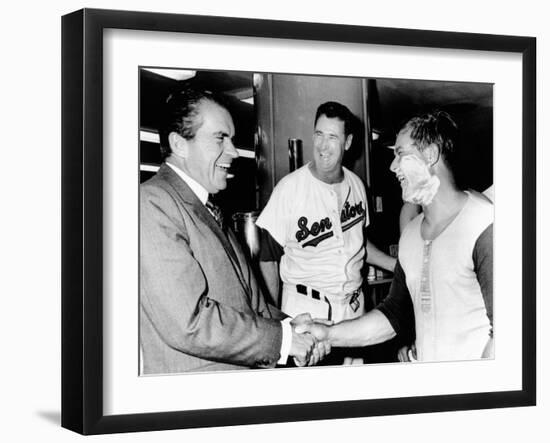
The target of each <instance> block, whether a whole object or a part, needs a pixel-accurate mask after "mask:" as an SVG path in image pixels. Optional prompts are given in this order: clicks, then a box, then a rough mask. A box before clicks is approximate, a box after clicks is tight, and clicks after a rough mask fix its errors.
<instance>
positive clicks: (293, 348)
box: [140, 88, 329, 374]
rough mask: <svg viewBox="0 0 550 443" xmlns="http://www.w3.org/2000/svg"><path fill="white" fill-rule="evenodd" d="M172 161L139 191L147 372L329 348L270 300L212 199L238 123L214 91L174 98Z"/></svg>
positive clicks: (169, 136) (168, 130) (272, 361)
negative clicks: (272, 304) (264, 294)
mask: <svg viewBox="0 0 550 443" xmlns="http://www.w3.org/2000/svg"><path fill="white" fill-rule="evenodd" d="M164 124H165V126H164V127H163V128H162V129H161V131H160V135H161V146H162V149H163V155H164V156H165V161H164V163H163V164H162V166H161V167H160V169H159V171H158V173H157V174H156V175H155V176H154V177H153V178H151V179H150V180H148V181H147V182H145V183H143V184H142V185H141V188H140V346H141V352H142V367H143V373H144V374H160V373H177V372H187V371H218V370H235V369H245V368H272V367H274V366H275V365H276V364H277V363H279V364H285V363H286V358H287V357H288V356H289V355H290V356H292V357H294V360H295V362H296V363H297V364H298V365H305V364H306V363H309V364H315V363H316V362H317V361H318V360H319V359H320V358H322V357H323V356H324V355H325V353H326V352H328V351H329V349H328V348H326V347H324V345H323V344H322V343H321V344H317V346H315V344H316V340H315V339H314V338H313V337H312V336H311V335H309V334H298V333H297V332H296V327H297V326H298V325H299V323H300V322H301V321H303V320H308V318H307V316H302V317H300V318H297V319H295V320H293V321H292V322H291V321H289V319H284V317H285V316H284V314H282V313H281V312H280V311H278V310H277V309H275V308H273V307H271V306H268V305H267V303H266V302H265V300H264V297H263V295H262V293H261V292H260V289H259V287H258V284H257V282H256V280H255V278H254V276H253V274H252V271H251V268H250V266H249V263H248V262H247V260H246V258H245V256H244V255H243V253H242V251H241V249H240V247H239V245H238V243H237V241H236V239H235V236H234V235H233V233H232V232H231V231H230V230H229V229H227V228H225V226H224V225H223V223H222V222H221V219H220V211H219V209H218V208H217V207H216V206H215V205H212V203H211V202H210V196H212V195H213V194H216V193H217V192H218V191H220V190H222V189H225V188H226V186H227V179H228V178H229V177H230V174H229V172H228V170H229V168H230V166H231V162H232V161H233V160H234V159H235V158H236V157H238V153H237V150H236V149H235V146H234V145H233V143H232V137H233V136H234V133H235V128H234V125H233V120H232V118H231V115H230V114H229V112H228V111H227V109H226V108H225V107H224V105H223V104H222V103H221V102H220V101H219V99H218V98H216V97H215V96H214V95H212V94H210V93H207V92H203V91H199V90H195V89H192V88H186V89H183V90H181V91H179V92H178V93H176V94H172V95H171V96H170V97H169V99H168V100H167V106H166V116H165V119H164Z"/></svg>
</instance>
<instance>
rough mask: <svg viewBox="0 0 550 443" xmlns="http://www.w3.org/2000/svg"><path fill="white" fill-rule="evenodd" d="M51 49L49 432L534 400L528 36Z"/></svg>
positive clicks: (98, 24)
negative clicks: (56, 299) (57, 146)
mask: <svg viewBox="0 0 550 443" xmlns="http://www.w3.org/2000/svg"><path fill="white" fill-rule="evenodd" d="M62 31H63V64H62V68H63V72H62V74H63V75H62V86H63V103H62V104H63V113H62V117H63V124H62V129H63V149H62V153H63V163H62V166H63V168H62V169H63V175H62V182H63V198H64V202H65V203H64V207H63V211H62V213H63V220H64V225H63V245H64V249H63V257H64V261H63V300H62V302H63V303H62V306H63V310H62V320H63V321H62V337H63V347H62V351H63V352H62V372H63V376H62V382H63V389H62V403H63V408H62V425H63V426H64V427H66V428H68V429H71V430H74V431H76V432H79V433H83V434H101V433H114V432H132V431H134V432H135V431H152V430H166V429H183V428H200V427H221V426H234V425H254V424H260V423H265V424H269V423H283V422H289V423H290V422H299V421H311V420H317V421H319V420H327V419H344V418H346V419H350V418H357V417H370V416H372V417H379V416H384V415H392V416H393V415H406V414H419V413H426V412H451V411H453V412H456V411H466V410H479V409H489V408H506V407H516V406H532V405H534V404H536V395H535V390H536V367H535V366H536V341H535V336H534V333H535V325H536V318H535V313H536V310H535V305H534V295H535V291H534V284H535V269H534V267H533V260H534V258H535V255H536V254H535V252H536V249H535V236H534V211H535V203H534V199H535V195H536V193H535V183H534V175H533V174H534V173H535V169H536V162H535V157H534V152H535V150H534V149H535V148H534V146H535V144H534V137H535V130H536V125H535V117H536V106H535V102H534V97H535V94H534V92H535V89H534V82H535V58H534V52H533V51H534V49H535V47H536V41H535V39H533V38H530V37H511V36H506V35H488V34H475V35H474V34H468V33H458V32H454V33H453V32H437V31H430V30H414V29H384V28H377V27H369V26H345V25H339V24H336V23H332V24H330V23H329V22H326V23H308V22H292V21H274V20H255V19H247V18H237V17H233V18H230V19H228V18H224V17H204V16H194V15H185V14H174V15H170V14H168V15H167V14H162V13H149V12H139V11H111V10H81V11H75V12H74V13H71V14H68V15H66V16H64V17H63V27H62ZM78 110H81V112H77V111H78ZM75 146H76V147H79V148H80V149H74V147H75ZM75 214H82V217H81V218H79V217H76V216H75ZM74 294H77V296H76V297H75V296H74ZM78 295H81V296H78Z"/></svg>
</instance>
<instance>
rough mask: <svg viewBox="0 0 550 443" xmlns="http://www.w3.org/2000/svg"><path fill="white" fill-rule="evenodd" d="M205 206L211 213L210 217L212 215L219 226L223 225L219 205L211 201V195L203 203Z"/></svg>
mask: <svg viewBox="0 0 550 443" xmlns="http://www.w3.org/2000/svg"><path fill="white" fill-rule="evenodd" d="M205 206H206V208H207V209H208V210H209V211H210V214H212V217H214V220H216V223H217V224H218V225H219V226H220V228H222V227H223V214H222V210H221V209H220V207H219V206H218V205H217V204H216V203H214V202H213V201H212V196H211V195H209V196H208V200H206V204H205Z"/></svg>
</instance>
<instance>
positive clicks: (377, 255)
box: [367, 240, 396, 272]
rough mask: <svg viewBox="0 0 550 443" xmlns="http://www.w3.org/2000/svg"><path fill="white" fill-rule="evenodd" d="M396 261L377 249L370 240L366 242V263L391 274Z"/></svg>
mask: <svg viewBox="0 0 550 443" xmlns="http://www.w3.org/2000/svg"><path fill="white" fill-rule="evenodd" d="M395 262H396V259H395V258H393V257H391V256H390V255H388V254H386V253H384V252H382V251H381V250H380V249H378V248H377V247H376V246H375V245H374V244H373V243H371V242H370V240H367V263H368V264H370V265H375V266H378V267H379V268H382V269H385V270H387V271H390V272H393V268H395Z"/></svg>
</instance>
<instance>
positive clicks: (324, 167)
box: [312, 115, 352, 183]
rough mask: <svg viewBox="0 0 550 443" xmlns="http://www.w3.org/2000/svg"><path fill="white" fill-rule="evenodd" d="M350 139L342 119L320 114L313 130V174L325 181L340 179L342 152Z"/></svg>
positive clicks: (332, 181) (349, 144) (347, 147)
mask: <svg viewBox="0 0 550 443" xmlns="http://www.w3.org/2000/svg"><path fill="white" fill-rule="evenodd" d="M351 141H352V136H351V135H348V136H347V137H346V134H345V131H344V122H343V121H342V120H340V119H339V118H328V117H327V116H326V115H321V116H320V117H319V118H318V119H317V122H316V123H315V129H314V132H313V164H312V170H313V172H314V175H315V176H316V177H317V178H319V179H320V180H323V181H324V182H326V183H335V182H337V181H339V180H341V177H342V160H343V158H344V152H345V151H347V150H348V149H349V147H350V146H351Z"/></svg>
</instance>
